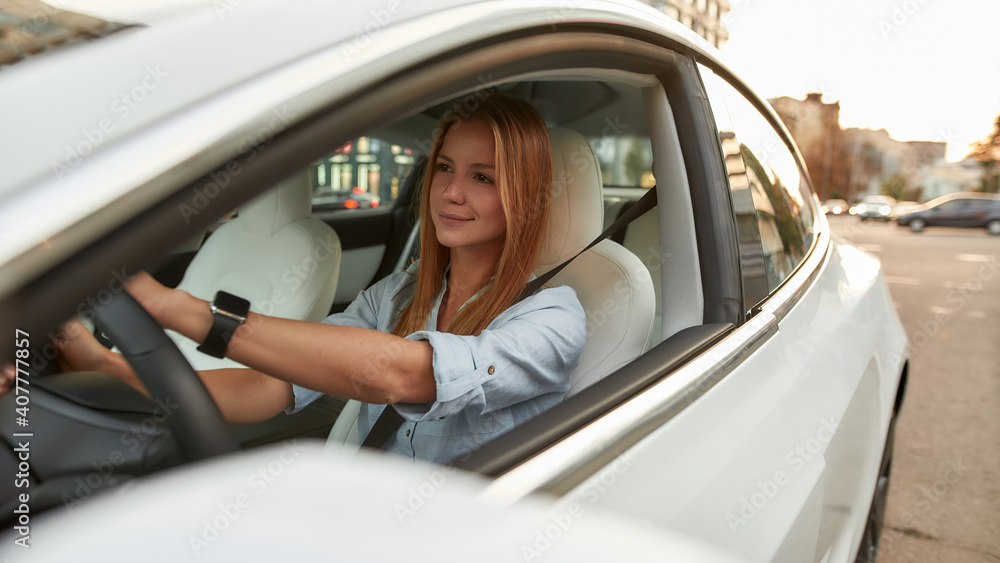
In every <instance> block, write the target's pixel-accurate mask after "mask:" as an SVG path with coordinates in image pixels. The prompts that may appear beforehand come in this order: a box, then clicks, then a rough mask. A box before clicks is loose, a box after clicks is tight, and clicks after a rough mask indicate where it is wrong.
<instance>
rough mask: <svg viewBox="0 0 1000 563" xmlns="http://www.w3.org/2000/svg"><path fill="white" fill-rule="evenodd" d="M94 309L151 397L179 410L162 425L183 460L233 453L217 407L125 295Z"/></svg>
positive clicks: (177, 352)
mask: <svg viewBox="0 0 1000 563" xmlns="http://www.w3.org/2000/svg"><path fill="white" fill-rule="evenodd" d="M96 309H97V311H96V315H95V320H96V321H97V322H99V323H100V324H101V328H102V330H103V331H104V332H105V333H106V334H107V335H108V336H109V337H111V339H112V340H113V341H114V343H115V344H116V345H117V346H118V349H119V350H121V351H122V355H124V356H125V359H126V360H127V361H128V363H129V364H130V365H131V366H132V369H134V370H135V373H136V375H138V376H139V379H140V380H141V381H142V383H143V385H145V386H146V389H147V390H148V391H149V393H150V394H151V395H152V396H153V398H154V399H160V400H163V401H166V400H168V399H169V400H170V401H172V402H174V403H175V404H177V405H179V408H178V409H177V410H176V411H175V412H173V413H171V415H170V416H168V417H167V420H166V422H167V426H168V427H169V428H170V430H171V432H172V433H173V435H174V438H175V439H176V441H177V445H178V446H179V448H180V452H181V455H182V456H183V457H184V459H185V460H187V461H197V460H200V459H205V458H209V457H214V456H217V455H222V454H226V453H230V452H234V451H236V450H237V449H238V448H237V446H236V442H235V440H233V437H232V434H231V433H230V431H229V426H228V425H227V424H226V421H225V419H224V418H223V416H222V413H221V412H220V411H219V407H218V406H217V405H216V404H215V401H214V400H212V396H211V395H210V394H209V393H208V389H206V388H205V384H204V383H202V381H201V378H200V377H199V376H198V373H197V372H196V371H195V370H194V368H193V367H191V364H190V363H188V361H187V359H186V358H185V357H184V355H183V354H181V351H180V350H178V349H177V346H176V345H175V344H174V341H173V340H171V339H170V337H169V336H167V334H166V333H165V332H163V328H162V327H161V326H160V324H159V323H158V322H156V319H154V318H153V316H152V315H150V314H149V313H148V312H147V311H146V309H144V308H143V307H142V305H140V304H139V302H138V301H136V300H135V298H133V297H132V296H131V295H129V293H128V292H126V291H121V292H118V293H116V294H115V295H113V296H112V299H111V302H110V303H109V304H108V305H105V306H101V307H97V308H96Z"/></svg>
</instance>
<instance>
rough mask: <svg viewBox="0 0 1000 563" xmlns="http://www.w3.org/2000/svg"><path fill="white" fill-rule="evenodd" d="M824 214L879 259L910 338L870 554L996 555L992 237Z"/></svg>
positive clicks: (997, 379)
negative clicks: (879, 529)
mask: <svg viewBox="0 0 1000 563" xmlns="http://www.w3.org/2000/svg"><path fill="white" fill-rule="evenodd" d="M830 223H831V224H832V226H833V231H834V233H836V234H837V235H839V236H840V237H842V238H844V239H847V240H849V241H851V242H854V243H856V244H858V245H859V246H861V247H862V248H864V249H866V250H868V251H870V252H872V253H873V254H874V255H876V256H878V257H879V258H880V259H881V260H882V264H883V267H884V271H885V277H886V281H887V282H888V284H889V290H890V291H891V292H892V296H893V300H894V301H895V303H896V308H897V310H898V311H899V316H900V318H901V319H902V321H903V326H904V327H905V328H906V333H907V335H908V336H909V338H910V346H911V356H910V376H909V388H908V389H907V392H906V398H905V401H904V403H903V409H902V412H901V414H900V416H899V420H898V426H897V429H896V446H895V454H894V460H893V465H892V474H891V477H890V484H889V507H888V512H887V514H886V519H885V524H886V529H885V530H884V535H883V538H882V550H881V552H880V554H879V558H878V560H879V562H880V563H897V562H904V561H905V562H917V561H934V562H937V561H943V562H948V563H966V562H982V561H986V562H1000V237H995V236H993V237H991V236H989V235H987V234H986V231H985V229H984V230H978V229H952V228H947V229H946V228H928V229H926V230H925V231H924V232H923V233H921V234H916V233H912V232H910V230H909V229H904V228H900V227H897V226H896V225H895V224H894V223H890V224H885V223H875V222H866V223H861V222H860V221H858V220H857V219H855V218H854V217H831V218H830Z"/></svg>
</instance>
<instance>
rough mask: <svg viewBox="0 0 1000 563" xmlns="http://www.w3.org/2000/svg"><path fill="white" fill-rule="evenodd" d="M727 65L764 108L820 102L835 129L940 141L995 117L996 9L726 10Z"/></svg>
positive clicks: (887, 0) (999, 92) (898, 4)
mask: <svg viewBox="0 0 1000 563" xmlns="http://www.w3.org/2000/svg"><path fill="white" fill-rule="evenodd" d="M730 3H731V10H730V12H729V13H728V14H726V16H725V18H726V19H725V25H726V27H727V29H728V30H729V41H728V42H727V43H725V44H724V45H723V46H722V52H723V54H724V61H725V62H726V63H727V64H728V65H729V66H730V67H731V68H732V69H733V70H734V71H735V72H736V73H737V74H738V75H740V76H741V77H742V78H743V79H744V80H746V81H747V83H748V84H749V85H750V86H751V87H752V88H753V89H754V90H755V91H756V92H757V93H758V94H760V95H762V96H764V97H765V98H773V97H779V96H790V97H793V98H798V99H804V98H805V95H806V94H807V93H809V92H822V93H823V101H824V102H828V103H829V102H834V101H839V102H840V124H841V127H844V128H847V127H867V128H870V129H886V130H887V131H888V132H889V135H890V136H891V137H892V138H894V139H896V140H899V141H916V140H925V141H946V142H947V143H948V149H947V155H946V158H947V159H948V160H950V161H958V160H961V159H962V158H964V157H965V156H966V155H967V154H968V153H969V150H970V149H969V144H970V143H972V142H974V141H976V140H979V139H985V138H986V137H987V136H988V135H989V134H990V132H991V131H992V130H993V123H994V120H995V119H996V116H997V115H998V114H1000V0H730Z"/></svg>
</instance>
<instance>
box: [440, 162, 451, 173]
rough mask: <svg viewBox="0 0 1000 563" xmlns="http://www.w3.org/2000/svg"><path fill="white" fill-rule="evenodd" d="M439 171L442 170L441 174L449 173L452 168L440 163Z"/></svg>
mask: <svg viewBox="0 0 1000 563" xmlns="http://www.w3.org/2000/svg"><path fill="white" fill-rule="evenodd" d="M437 169H438V170H440V171H441V172H449V171H450V170H451V167H450V166H448V165H447V164H445V163H444V162H439V163H438V165H437Z"/></svg>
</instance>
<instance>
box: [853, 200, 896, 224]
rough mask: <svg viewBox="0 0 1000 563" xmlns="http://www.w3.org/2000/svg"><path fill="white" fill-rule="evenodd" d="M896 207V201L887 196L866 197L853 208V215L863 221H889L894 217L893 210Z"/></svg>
mask: <svg viewBox="0 0 1000 563" xmlns="http://www.w3.org/2000/svg"><path fill="white" fill-rule="evenodd" d="M895 205H896V200H895V199H893V198H891V197H889V196H887V195H866V196H865V197H863V198H861V201H860V202H859V203H858V204H857V205H855V206H854V207H852V208H851V210H850V213H851V215H856V216H857V217H858V218H859V219H861V220H862V221H867V220H868V219H878V220H880V221H888V220H889V218H890V217H891V216H892V208H893V207H894V206H895Z"/></svg>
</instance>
